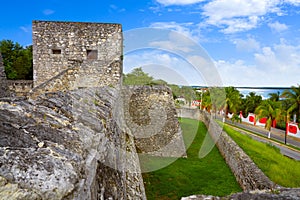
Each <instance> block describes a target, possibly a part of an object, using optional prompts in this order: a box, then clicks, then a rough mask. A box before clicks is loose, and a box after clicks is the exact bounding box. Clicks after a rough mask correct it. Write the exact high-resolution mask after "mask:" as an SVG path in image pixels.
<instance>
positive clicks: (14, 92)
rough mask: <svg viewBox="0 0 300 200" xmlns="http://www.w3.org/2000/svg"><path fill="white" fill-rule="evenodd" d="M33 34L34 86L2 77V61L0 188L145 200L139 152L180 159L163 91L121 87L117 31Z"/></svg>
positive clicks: (30, 194)
mask: <svg viewBox="0 0 300 200" xmlns="http://www.w3.org/2000/svg"><path fill="white" fill-rule="evenodd" d="M32 32H33V80H29V81H27V80H26V81H25V80H17V81H14V80H6V77H5V73H4V67H3V64H2V58H1V54H0V65H1V67H0V83H1V88H0V130H1V140H0V183H1V184H0V191H2V189H1V187H4V188H5V190H6V191H9V192H10V193H9V194H14V196H17V197H18V199H80V200H82V199H146V196H145V190H144V185H143V179H142V176H141V166H140V164H139V159H138V154H143V155H151V156H152V155H156V156H167V157H181V156H185V146H184V143H183V139H182V134H181V129H180V126H179V122H178V119H177V115H176V110H175V105H174V101H173V97H172V91H171V90H170V88H168V87H164V86H131V87H129V86H128V87H125V86H122V70H123V69H122V65H123V33H122V27H121V25H120V24H108V23H81V22H80V23H79V22H52V21H33V25H32ZM11 97H13V98H11ZM145 135H146V137H145ZM3 152H6V153H5V155H4V154H3ZM15 157H17V158H18V159H17V160H16V159H15ZM10 160H12V161H13V162H10ZM25 177H26V178H25ZM6 194H7V193H1V192H0V199H5V198H8V197H7V196H5V195H6Z"/></svg>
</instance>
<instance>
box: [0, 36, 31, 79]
mask: <svg viewBox="0 0 300 200" xmlns="http://www.w3.org/2000/svg"><path fill="white" fill-rule="evenodd" d="M0 53H1V54H2V58H3V65H4V67H5V73H6V76H7V78H8V79H32V71H33V70H32V46H28V47H26V48H25V49H24V48H23V47H22V46H21V45H20V44H18V43H14V42H13V41H11V40H2V41H0Z"/></svg>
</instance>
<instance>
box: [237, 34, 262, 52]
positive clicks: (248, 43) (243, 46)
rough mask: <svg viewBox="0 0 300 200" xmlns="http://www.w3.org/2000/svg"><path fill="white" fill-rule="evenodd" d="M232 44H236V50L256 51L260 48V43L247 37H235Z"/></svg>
mask: <svg viewBox="0 0 300 200" xmlns="http://www.w3.org/2000/svg"><path fill="white" fill-rule="evenodd" d="M233 44H235V45H236V48H237V50H238V51H246V52H252V51H258V50H259V49H260V44H259V42H257V41H256V40H255V39H254V38H251V37H248V38H247V39H245V40H243V39H235V40H234V41H233Z"/></svg>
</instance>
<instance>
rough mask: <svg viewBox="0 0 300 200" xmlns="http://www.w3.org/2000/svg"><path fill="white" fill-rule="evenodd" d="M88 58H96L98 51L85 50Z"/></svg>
mask: <svg viewBox="0 0 300 200" xmlns="http://www.w3.org/2000/svg"><path fill="white" fill-rule="evenodd" d="M86 54H87V59H88V60H97V58H98V51H97V50H86Z"/></svg>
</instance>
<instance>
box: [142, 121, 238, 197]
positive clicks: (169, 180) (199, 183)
mask: <svg viewBox="0 0 300 200" xmlns="http://www.w3.org/2000/svg"><path fill="white" fill-rule="evenodd" d="M180 123H181V128H182V131H183V137H184V141H185V144H186V146H189V145H190V144H191V145H190V147H189V148H188V150H187V155H188V157H187V158H179V159H177V160H176V161H175V162H173V163H172V164H170V165H169V166H167V167H164V168H162V169H159V170H157V171H153V172H149V173H144V174H143V178H144V183H145V188H146V194H147V199H149V200H151V199H160V200H161V199H162V200H163V199H180V197H183V196H189V195H193V194H210V195H216V196H226V195H229V194H231V193H235V192H240V191H241V188H240V186H239V185H238V183H237V182H236V180H235V177H234V176H233V174H232V172H231V171H230V169H229V168H228V166H227V165H226V163H225V161H224V159H223V158H222V156H221V155H220V153H219V150H218V149H217V148H216V147H214V148H213V149H212V151H211V152H210V153H209V154H208V155H207V156H206V157H204V158H202V159H199V157H198V153H199V149H200V147H201V144H202V141H203V139H204V136H205V135H206V131H207V129H206V127H205V125H204V124H203V123H202V122H199V121H196V120H191V119H181V120H180ZM196 130H197V131H196ZM168 161H169V159H166V158H157V157H147V158H142V159H141V165H142V169H145V168H147V167H149V166H155V165H158V164H159V163H162V162H168Z"/></svg>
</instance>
